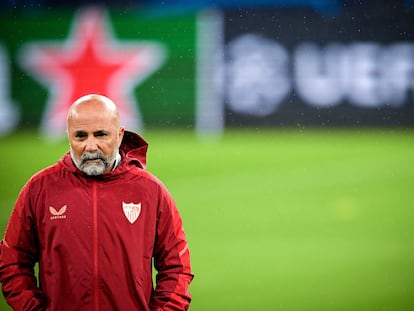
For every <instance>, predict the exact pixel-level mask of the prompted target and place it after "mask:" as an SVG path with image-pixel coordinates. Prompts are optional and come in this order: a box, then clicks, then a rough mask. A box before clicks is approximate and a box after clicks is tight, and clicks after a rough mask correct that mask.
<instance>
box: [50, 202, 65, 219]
mask: <svg viewBox="0 0 414 311" xmlns="http://www.w3.org/2000/svg"><path fill="white" fill-rule="evenodd" d="M67 208H68V206H67V205H63V206H62V207H61V208H60V209H59V210H56V209H55V208H54V207H53V206H49V212H50V213H51V214H52V216H50V219H51V220H53V219H65V218H66V215H65V213H66V209H67Z"/></svg>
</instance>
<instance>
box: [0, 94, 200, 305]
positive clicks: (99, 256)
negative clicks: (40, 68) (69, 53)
mask: <svg viewBox="0 0 414 311" xmlns="http://www.w3.org/2000/svg"><path fill="white" fill-rule="evenodd" d="M67 135H68V139H69V143H70V151H69V152H68V153H67V154H66V155H64V156H63V157H62V159H60V160H59V161H58V163H56V164H55V165H53V166H51V167H48V168H46V169H44V170H42V171H40V172H39V173H37V174H35V175H34V176H33V177H32V178H31V179H30V180H29V181H28V182H27V184H26V185H25V186H24V187H23V189H22V190H21V192H20V194H19V196H18V198H17V202H16V205H15V207H14V209H13V212H12V214H11V216H10V219H9V223H8V225H7V229H6V232H5V236H4V239H3V241H2V244H1V256H0V282H1V283H2V285H3V287H2V290H3V294H4V297H5V298H6V300H7V302H8V303H9V304H10V306H12V308H13V309H14V310H68V311H69V310H70V311H74V310H103V311H108V310H117V311H132V310H187V309H188V307H189V304H190V301H191V296H190V294H189V292H188V287H189V284H190V282H191V280H192V278H193V274H192V271H191V267H190V257H189V250H188V245H187V241H186V237H185V234H184V231H183V228H182V221H181V218H180V215H179V213H178V211H177V209H176V206H175V204H174V201H173V199H172V197H171V196H170V194H169V193H168V191H167V189H166V188H165V187H164V186H163V184H162V183H161V182H160V181H159V180H158V179H157V178H156V177H154V176H153V175H151V174H150V173H149V172H147V171H146V170H145V164H146V151H147V147H148V145H147V143H146V142H145V141H144V140H143V139H142V138H141V137H140V136H139V135H137V134H135V133H132V132H128V131H125V130H124V128H123V127H121V126H120V121H119V114H118V110H117V108H116V106H115V104H114V103H113V102H112V101H111V100H110V99H109V98H107V97H104V96H101V95H96V94H92V95H86V96H84V97H82V98H80V99H78V100H77V101H76V102H75V103H74V104H73V105H72V106H71V107H70V109H69V112H68V117H67ZM152 260H153V264H154V267H155V268H156V270H157V277H156V286H155V288H153V281H152ZM36 262H39V273H38V274H39V285H37V279H36V277H35V274H34V265H35V263H36Z"/></svg>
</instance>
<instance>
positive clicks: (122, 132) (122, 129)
mask: <svg viewBox="0 0 414 311" xmlns="http://www.w3.org/2000/svg"><path fill="white" fill-rule="evenodd" d="M124 133H125V128H124V127H123V126H121V127H120V128H119V131H118V141H119V144H118V147H119V146H121V143H122V139H123V138H124Z"/></svg>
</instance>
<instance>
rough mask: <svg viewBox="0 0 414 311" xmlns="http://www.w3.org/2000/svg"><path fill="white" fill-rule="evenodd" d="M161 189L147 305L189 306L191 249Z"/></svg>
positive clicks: (170, 201)
mask: <svg viewBox="0 0 414 311" xmlns="http://www.w3.org/2000/svg"><path fill="white" fill-rule="evenodd" d="M161 190H162V191H161V193H162V195H161V198H160V205H159V211H158V222H157V230H156V232H157V236H156V242H155V248H154V267H155V269H156V270H157V276H156V287H155V291H154V293H153V296H152V298H151V302H150V309H151V310H152V311H155V310H157V311H160V310H163V311H167V310H168V311H173V310H176V311H178V310H180V311H181V310H188V308H189V305H190V302H191V295H190V293H189V291H188V287H189V285H190V282H191V281H192V279H193V277H194V275H193V273H192V270H191V265H190V251H189V249H188V243H187V239H186V236H185V233H184V230H183V225H182V219H181V216H180V215H179V212H178V210H177V208H176V205H175V203H174V201H173V199H172V197H171V195H170V194H169V193H168V191H167V190H166V189H165V188H161Z"/></svg>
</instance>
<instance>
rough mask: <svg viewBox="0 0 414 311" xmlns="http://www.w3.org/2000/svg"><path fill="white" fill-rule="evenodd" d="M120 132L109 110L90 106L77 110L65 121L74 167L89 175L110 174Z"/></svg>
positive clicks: (119, 139) (120, 136)
mask: <svg viewBox="0 0 414 311" xmlns="http://www.w3.org/2000/svg"><path fill="white" fill-rule="evenodd" d="M123 133H124V129H123V128H119V125H118V120H117V118H116V116H115V115H114V114H113V113H112V112H111V111H108V110H105V109H102V107H100V106H99V105H93V104H92V105H87V106H83V107H81V108H79V109H77V111H76V113H73V114H72V116H71V117H70V118H69V119H68V139H69V144H70V153H71V155H72V159H73V161H74V163H75V165H76V166H77V167H78V168H79V169H80V170H81V171H83V172H85V173H86V174H87V175H91V176H96V175H101V174H103V173H107V172H109V171H110V170H111V169H112V167H113V164H114V161H115V157H116V155H117V153H118V151H119V146H120V143H121V141H122V137H123Z"/></svg>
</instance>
